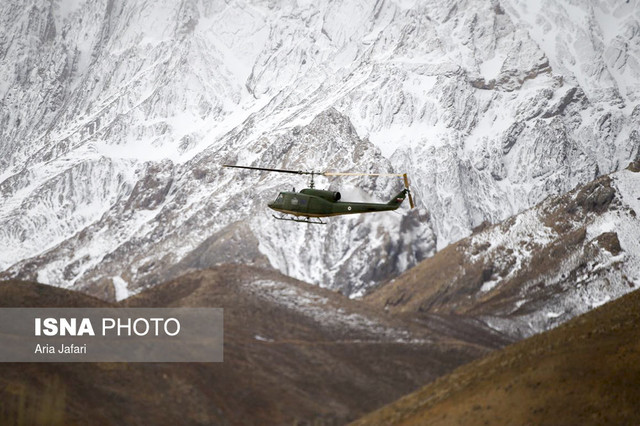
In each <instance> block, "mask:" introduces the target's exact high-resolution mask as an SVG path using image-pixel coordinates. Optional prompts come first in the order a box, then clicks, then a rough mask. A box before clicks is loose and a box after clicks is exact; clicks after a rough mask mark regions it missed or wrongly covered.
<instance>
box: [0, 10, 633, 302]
mask: <svg viewBox="0 0 640 426" xmlns="http://www.w3.org/2000/svg"><path fill="white" fill-rule="evenodd" d="M639 14H640V8H639V6H638V2H637V1H635V0H632V1H630V2H626V3H625V2H618V1H615V0H594V1H590V2H581V1H577V0H572V1H564V0H563V1H559V0H545V1H543V2H540V3H535V2H525V1H524V0H506V1H504V2H500V3H498V2H481V1H471V0H456V1H453V2H439V1H436V0H430V1H424V2H423V1H407V0H403V1H400V0H397V1H385V2H382V1H377V2H373V1H364V0H361V1H351V0H337V1H329V0H320V1H316V2H299V1H281V2H272V1H269V2H267V1H262V0H252V1H229V2H216V1H206V0H182V1H169V0H163V1H147V0H136V1H130V2H112V1H108V0H86V1H71V0H64V1H49V0H29V1H26V2H24V1H18V0H8V1H4V2H2V4H1V5H0V52H2V59H1V60H0V73H1V74H2V76H3V79H2V81H0V99H2V102H0V112H1V113H0V117H2V118H1V120H2V123H1V124H2V125H1V126H0V141H1V142H0V237H1V238H2V240H3V242H4V244H3V245H2V247H0V270H4V271H5V272H4V274H5V275H7V276H20V277H24V278H33V279H35V278H38V279H40V280H42V281H44V282H46V283H49V284H53V285H58V286H65V287H74V288H80V287H91V286H92V285H94V284H96V283H98V282H99V281H101V280H104V279H109V278H110V277H124V278H123V279H125V278H126V281H127V282H128V283H129V284H128V288H129V290H130V291H134V290H136V289H138V288H141V287H143V286H148V285H153V284H157V283H160V282H162V281H164V280H166V279H169V277H168V275H167V274H168V273H169V272H168V270H169V269H170V268H172V267H173V266H174V265H177V264H181V262H185V264H184V268H185V269H187V268H189V267H194V265H197V267H206V266H213V265H215V264H217V263H223V262H227V261H230V259H232V260H233V261H237V262H249V263H251V262H261V261H265V260H266V261H267V262H269V263H270V264H271V265H272V266H273V267H275V268H277V269H279V270H280V271H282V272H283V273H285V274H288V275H290V276H293V277H296V278H299V279H302V280H306V281H310V282H313V283H316V284H320V285H324V286H327V287H331V288H334V289H341V290H342V291H344V292H345V293H347V294H351V295H358V294H361V293H362V292H363V291H365V290H366V288H368V287H370V286H371V285H373V284H375V283H378V282H381V281H384V280H386V279H388V278H390V277H393V276H395V275H397V274H399V273H400V272H402V271H404V270H406V269H407V268H410V267H411V266H413V265H415V264H416V263H417V262H419V261H420V260H422V259H424V258H426V257H428V256H430V255H432V254H433V253H434V252H435V250H436V249H440V248H443V247H445V246H446V245H448V244H449V243H451V242H454V241H456V240H458V239H460V238H462V237H465V236H467V235H469V234H470V232H471V229H473V228H474V227H475V226H477V225H479V224H480V223H482V222H483V221H489V222H497V221H499V220H502V219H505V218H507V217H510V216H512V215H513V214H515V213H517V212H520V211H522V210H524V209H526V208H528V207H531V206H532V205H534V204H536V203H537V202H540V201H541V200H543V199H544V198H546V197H547V196H549V195H555V194H560V193H563V192H566V191H567V190H569V189H571V188H573V187H575V186H576V185H578V184H581V183H585V182H588V181H590V180H592V179H593V177H594V176H595V175H597V174H603V173H610V172H613V171H616V170H619V169H621V168H623V167H625V166H626V164H628V162H629V161H630V160H632V159H634V158H635V157H637V156H638V155H639V149H640V147H639V145H640V142H639V141H640V136H639V135H638V131H637V128H638V125H639V124H640V107H638V98H637V93H640V91H639V89H640V87H638V85H639V84H640V78H638V77H639V76H640V63H639V62H638V57H639V51H640V43H638V37H639V35H638V34H640V31H638V28H640V26H639V25H638V17H639ZM225 163H231V164H247V165H253V166H264V167H275V168H285V167H287V168H293V169H307V170H316V171H324V170H343V171H360V172H391V171H394V172H408V173H409V177H410V180H411V184H412V191H413V195H414V197H415V200H416V202H417V204H418V207H420V209H419V210H416V211H413V212H409V210H408V209H407V207H406V206H403V208H402V209H400V210H399V211H398V213H399V214H394V213H385V214H377V215H370V216H362V217H347V218H334V219H330V224H329V225H327V226H324V227H322V229H317V228H318V227H316V228H312V225H309V226H307V225H301V224H297V223H289V222H285V223H282V222H275V221H273V220H272V218H271V214H270V213H269V212H268V211H267V210H266V203H267V201H269V200H271V199H272V198H273V197H275V195H276V194H277V192H278V191H279V190H281V189H282V188H285V189H288V188H290V187H293V186H295V187H296V188H298V189H300V188H301V187H303V186H305V184H306V181H305V180H304V179H302V180H301V179H300V178H298V177H295V178H294V177H290V176H288V175H282V176H281V175H267V174H263V173H252V172H236V171H228V170H221V168H220V165H221V164H225ZM318 186H321V187H329V188H332V189H337V190H339V189H341V188H342V187H347V188H359V189H360V191H361V192H362V194H366V195H367V196H368V197H370V198H372V199H376V200H380V201H387V200H388V199H389V198H390V197H391V196H392V195H393V194H395V193H396V192H397V191H398V190H399V189H400V187H401V182H399V181H394V180H389V179H384V178H379V179H368V178H367V179H356V178H353V179H342V180H336V179H332V180H327V179H318ZM239 224H240V225H239ZM239 228H241V229H242V236H239V237H237V238H235V239H231V240H229V239H223V238H218V236H222V235H225V232H227V231H229V230H230V229H239ZM238 235H240V234H238ZM543 237H544V236H541V238H543ZM202 253H218V254H219V256H217V257H216V256H213V255H210V256H209V257H206V256H205V257H198V256H201V255H202ZM190 255H192V256H191V257H189V256H190ZM194 256H195V257H196V258H197V259H206V261H205V260H198V261H197V262H195V261H193V260H189V259H193V258H194ZM259 257H262V260H260V259H259ZM189 262H195V263H189ZM178 273H179V271H178V270H172V272H171V274H178ZM114 285H115V282H114Z"/></svg>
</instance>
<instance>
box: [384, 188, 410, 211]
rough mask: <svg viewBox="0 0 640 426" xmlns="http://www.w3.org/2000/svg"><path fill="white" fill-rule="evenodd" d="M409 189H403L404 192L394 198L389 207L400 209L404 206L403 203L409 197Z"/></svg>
mask: <svg viewBox="0 0 640 426" xmlns="http://www.w3.org/2000/svg"><path fill="white" fill-rule="evenodd" d="M407 192H408V191H407V188H405V189H403V190H402V191H400V192H398V193H397V194H396V195H395V197H393V198H392V199H391V201H389V202H388V203H387V205H388V206H394V207H400V204H402V202H403V201H404V199H405V197H406V196H407Z"/></svg>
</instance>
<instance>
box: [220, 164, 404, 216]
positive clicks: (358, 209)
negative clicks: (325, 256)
mask: <svg viewBox="0 0 640 426" xmlns="http://www.w3.org/2000/svg"><path fill="white" fill-rule="evenodd" d="M222 167H232V168H236V169H249V170H260V171H265V172H277V173H291V174H297V175H311V180H310V183H309V188H305V189H303V190H301V191H300V192H296V191H295V189H294V190H293V191H283V192H280V193H279V194H278V196H277V197H276V199H275V201H273V202H272V203H269V204H268V207H269V208H271V209H272V210H275V211H277V212H279V213H281V214H282V215H280V216H276V215H273V217H274V218H275V219H278V220H289V221H293V222H303V223H312V224H318V225H325V224H326V222H323V221H322V220H321V219H320V218H322V217H329V216H341V215H346V214H361V213H376V212H385V211H392V210H396V209H397V208H398V207H400V205H401V204H402V202H403V201H404V199H405V198H406V197H407V196H408V197H409V204H410V205H411V208H414V207H415V206H414V204H413V198H412V197H411V192H410V191H409V179H408V177H407V174H406V173H343V172H308V171H303V170H286V169H268V168H264V167H250V166H232V165H228V164H224V165H223V166H222ZM316 175H319V176H393V177H402V178H403V179H404V188H403V189H402V191H400V192H398V193H397V194H396V195H395V196H394V197H393V198H391V200H390V201H389V202H388V203H361V202H353V201H340V198H341V196H340V193H339V192H337V191H325V190H321V189H315V188H314V181H313V178H314V176H316ZM285 215H290V216H293V217H287V216H285ZM300 217H302V218H303V219H300Z"/></svg>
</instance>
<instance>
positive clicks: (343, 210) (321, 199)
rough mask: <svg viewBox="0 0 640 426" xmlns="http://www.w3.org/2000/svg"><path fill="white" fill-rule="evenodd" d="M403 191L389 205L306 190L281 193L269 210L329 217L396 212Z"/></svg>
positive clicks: (403, 193)
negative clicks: (341, 199)
mask: <svg viewBox="0 0 640 426" xmlns="http://www.w3.org/2000/svg"><path fill="white" fill-rule="evenodd" d="M406 193H407V190H406V189H403V190H402V191H400V192H399V193H398V194H397V195H396V196H395V197H393V198H392V199H391V201H389V202H388V203H362V202H351V201H340V198H341V197H340V193H339V192H334V191H325V190H321V189H312V188H306V189H303V190H301V191H300V192H281V193H280V194H278V197H277V198H276V200H275V201H274V202H273V203H270V204H268V206H269V208H271V209H273V210H275V211H278V212H281V213H285V214H291V215H294V216H305V217H327V216H339V215H345V214H357V213H372V212H381V211H389V210H396V209H397V208H398V207H400V205H401V204H402V201H404V198H405V196H406Z"/></svg>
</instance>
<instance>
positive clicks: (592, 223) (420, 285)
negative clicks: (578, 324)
mask: <svg viewBox="0 0 640 426" xmlns="http://www.w3.org/2000/svg"><path fill="white" fill-rule="evenodd" d="M639 211H640V161H637V162H634V163H633V164H632V165H631V166H630V167H629V168H628V169H625V170H621V171H619V172H616V173H613V174H611V175H606V176H601V177H599V178H598V179H596V180H594V181H593V182H589V183H587V184H585V185H580V186H578V187H577V188H576V189H574V190H572V191H570V192H569V193H567V194H564V195H561V196H557V197H549V198H547V199H546V200H544V201H543V202H541V203H540V204H538V205H536V206H535V207H533V208H531V209H528V210H526V211H524V212H522V213H519V214H517V215H515V216H513V217H511V218H509V219H507V220H506V221H503V222H501V223H499V224H496V225H492V226H488V225H485V226H484V227H478V229H476V230H475V232H474V233H473V234H472V235H470V236H469V237H466V238H464V239H462V240H460V241H458V242H457V243H455V244H452V245H450V246H449V247H447V248H446V249H444V250H441V251H440V252H438V253H437V254H436V255H435V256H433V257H431V258H429V259H426V260H425V261H423V262H421V263H420V264H418V265H417V266H416V267H414V268H411V269H410V270H409V271H407V272H406V273H404V274H402V275H401V276H400V277H398V278H397V279H394V280H393V281H391V282H389V283H387V284H385V285H382V286H380V287H379V288H376V289H374V290H373V291H371V292H370V293H369V294H367V296H366V297H365V300H367V301H368V302H369V303H372V304H373V305H376V306H378V307H380V308H384V309H385V310H387V311H388V312H389V313H390V314H405V315H406V314H408V315H409V316H410V317H412V318H414V319H415V320H417V321H423V322H424V321H426V322H430V321H431V322H432V321H433V318H432V317H433V316H434V315H435V316H445V317H449V318H450V319H451V320H450V321H453V319H454V318H460V317H463V318H469V317H471V318H474V319H476V320H478V321H479V322H480V323H484V324H486V325H487V326H489V327H490V328H492V329H494V330H496V331H498V332H500V333H502V334H504V335H506V336H508V337H509V338H511V339H514V340H520V339H522V338H525V337H530V336H532V335H534V334H537V333H540V332H543V331H546V330H549V329H550V328H554V327H556V326H558V325H560V324H562V323H564V322H567V321H569V320H570V319H572V318H574V317H576V316H578V315H581V314H583V313H585V312H587V311H589V310H591V309H593V308H596V307H598V306H600V305H603V304H605V303H607V302H609V301H611V300H614V299H617V298H619V297H620V296H622V295H624V294H625V293H628V292H631V291H634V290H637V289H638V288H639V287H640V226H638V224H639V222H640V220H639V219H638V212H639Z"/></svg>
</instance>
